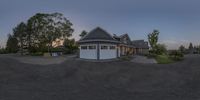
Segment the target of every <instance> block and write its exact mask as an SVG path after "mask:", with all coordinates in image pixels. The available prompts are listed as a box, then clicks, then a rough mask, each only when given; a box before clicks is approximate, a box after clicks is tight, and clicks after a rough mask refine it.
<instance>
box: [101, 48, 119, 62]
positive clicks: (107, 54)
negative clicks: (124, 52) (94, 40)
mask: <svg viewBox="0 0 200 100" xmlns="http://www.w3.org/2000/svg"><path fill="white" fill-rule="evenodd" d="M116 48H117V47H116V45H108V44H101V45H100V48H99V49H100V50H99V52H100V53H99V54H100V55H99V58H100V59H112V58H117V49H116Z"/></svg>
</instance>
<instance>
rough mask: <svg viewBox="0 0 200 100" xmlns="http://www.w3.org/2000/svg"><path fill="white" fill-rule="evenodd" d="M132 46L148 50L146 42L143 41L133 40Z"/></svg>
mask: <svg viewBox="0 0 200 100" xmlns="http://www.w3.org/2000/svg"><path fill="white" fill-rule="evenodd" d="M132 44H133V46H135V47H136V48H144V49H148V48H149V45H148V42H146V41H144V40H134V41H132Z"/></svg>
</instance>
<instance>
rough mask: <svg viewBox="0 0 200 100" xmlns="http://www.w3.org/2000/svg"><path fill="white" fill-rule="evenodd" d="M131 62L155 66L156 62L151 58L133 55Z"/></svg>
mask: <svg viewBox="0 0 200 100" xmlns="http://www.w3.org/2000/svg"><path fill="white" fill-rule="evenodd" d="M131 62H135V63H144V64H156V63H157V61H156V60H155V59H153V58H147V57H145V56H139V55H134V57H133V59H132V60H131Z"/></svg>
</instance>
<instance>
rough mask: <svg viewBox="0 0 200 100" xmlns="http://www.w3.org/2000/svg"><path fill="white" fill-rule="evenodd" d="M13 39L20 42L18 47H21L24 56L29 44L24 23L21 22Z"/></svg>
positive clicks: (15, 29)
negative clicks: (26, 46) (24, 50)
mask: <svg viewBox="0 0 200 100" xmlns="http://www.w3.org/2000/svg"><path fill="white" fill-rule="evenodd" d="M13 37H15V38H16V39H17V40H18V46H19V47H20V51H21V55H23V49H24V48H25V45H26V44H27V28H26V24H25V23H24V22H21V23H20V24H18V25H17V26H16V27H15V28H14V29H13Z"/></svg>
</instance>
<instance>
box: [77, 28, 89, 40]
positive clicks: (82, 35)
mask: <svg viewBox="0 0 200 100" xmlns="http://www.w3.org/2000/svg"><path fill="white" fill-rule="evenodd" d="M87 33H88V32H87V31H85V30H83V31H82V32H81V34H80V35H79V36H80V37H81V38H83V37H84V36H85V35H87Z"/></svg>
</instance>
